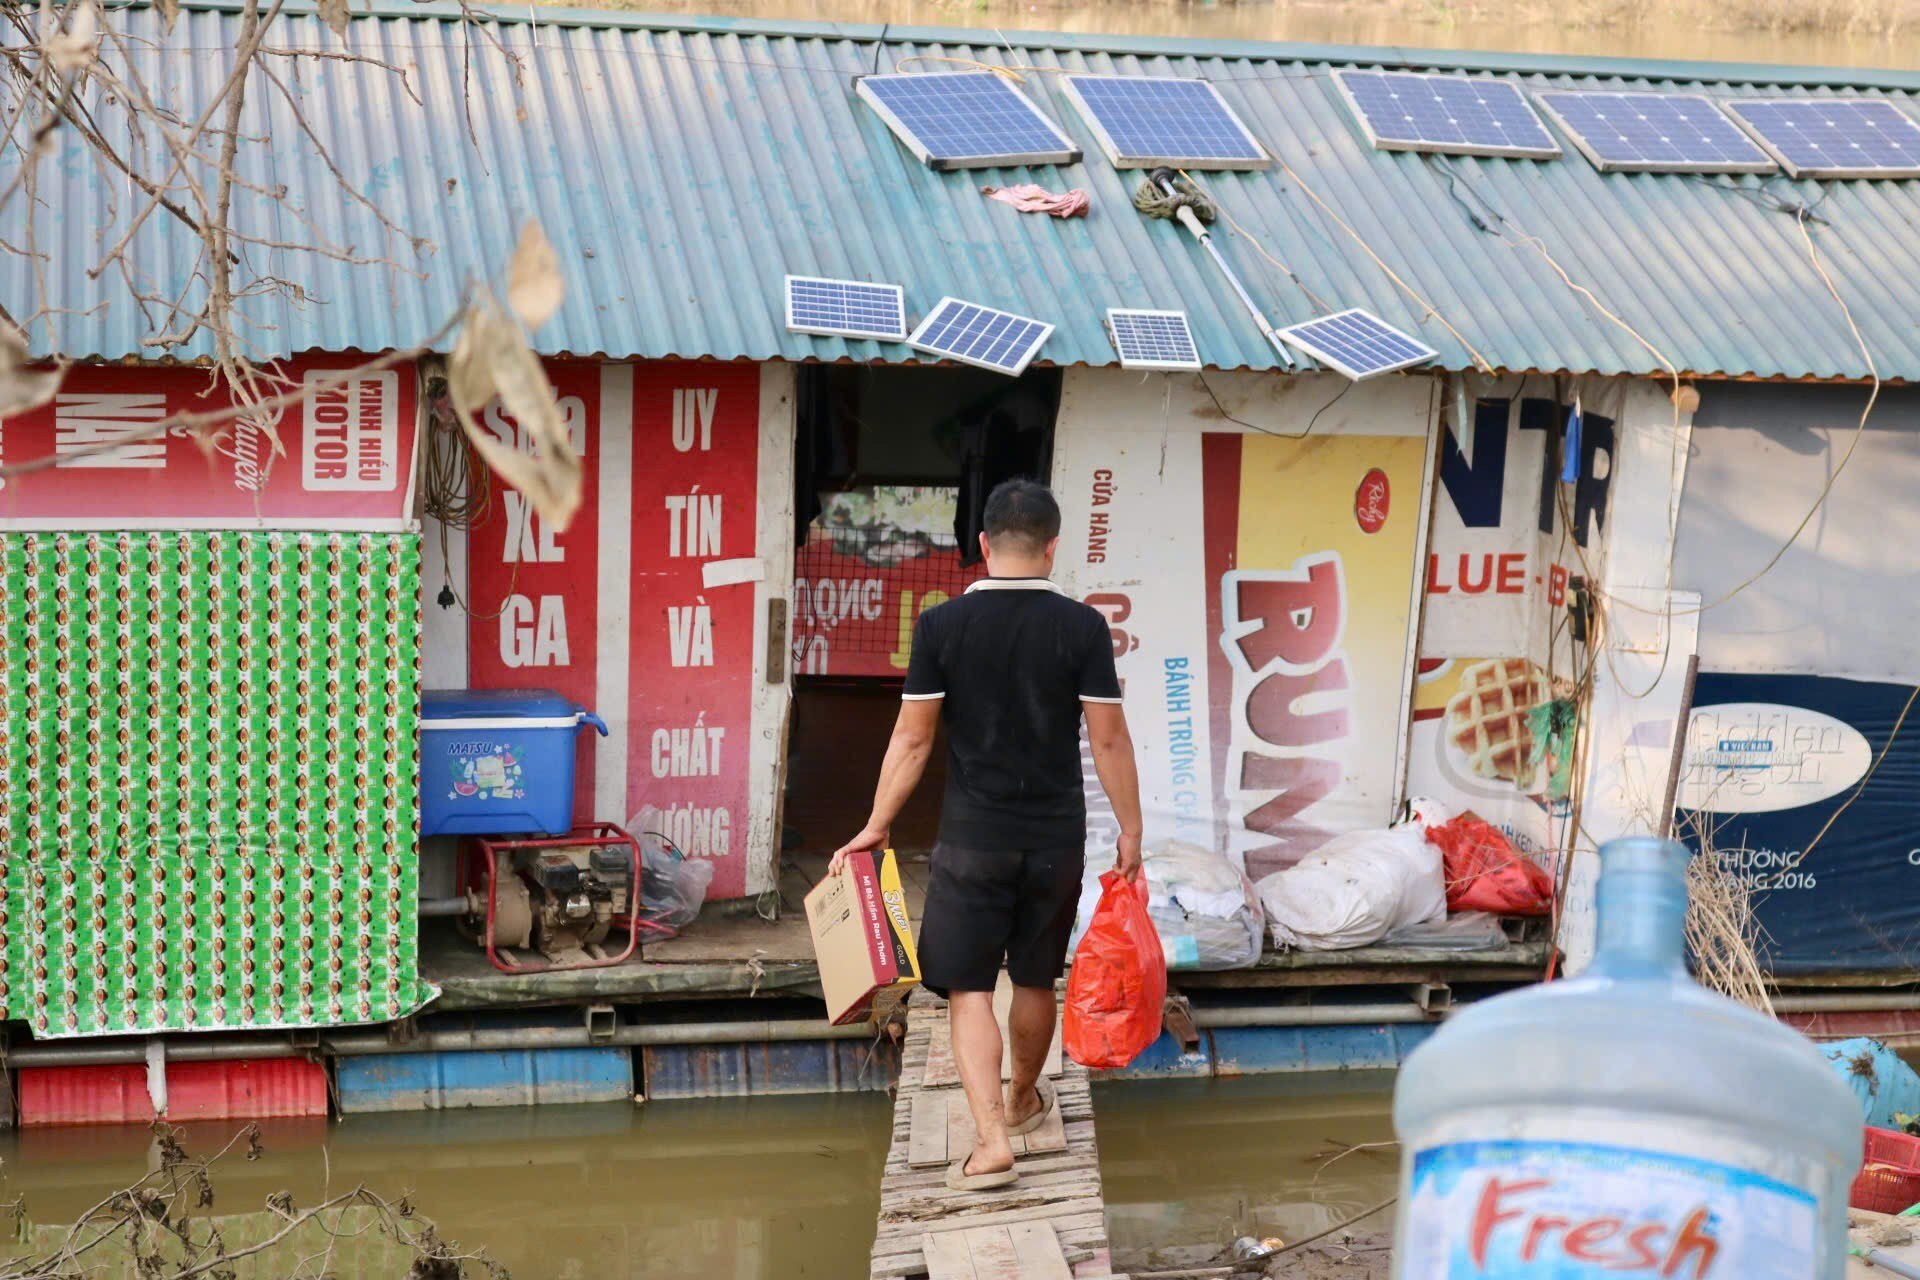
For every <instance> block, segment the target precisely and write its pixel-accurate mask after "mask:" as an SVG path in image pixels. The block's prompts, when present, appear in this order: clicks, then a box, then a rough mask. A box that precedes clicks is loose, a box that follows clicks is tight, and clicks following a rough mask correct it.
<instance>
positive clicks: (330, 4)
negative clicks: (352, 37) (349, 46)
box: [315, 0, 351, 40]
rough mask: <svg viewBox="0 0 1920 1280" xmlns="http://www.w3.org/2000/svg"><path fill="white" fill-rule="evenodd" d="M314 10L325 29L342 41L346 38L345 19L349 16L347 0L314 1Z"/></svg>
mask: <svg viewBox="0 0 1920 1280" xmlns="http://www.w3.org/2000/svg"><path fill="white" fill-rule="evenodd" d="M315 8H317V9H318V10H319V12H320V20H321V21H322V22H324V23H326V24H327V29H328V30H330V31H332V32H333V34H334V35H336V36H338V37H340V38H341V39H342V40H344V39H346V38H347V19H348V17H349V16H351V15H350V14H349V12H348V10H347V0H315Z"/></svg>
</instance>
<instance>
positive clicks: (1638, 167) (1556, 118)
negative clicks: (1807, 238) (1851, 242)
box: [1533, 89, 1780, 173]
mask: <svg viewBox="0 0 1920 1280" xmlns="http://www.w3.org/2000/svg"><path fill="white" fill-rule="evenodd" d="M1594 98H1612V99H1618V100H1620V101H1622V102H1625V101H1627V100H1630V99H1651V100H1655V101H1670V102H1687V103H1699V104H1701V105H1703V106H1705V107H1706V108H1707V109H1708V110H1710V111H1711V112H1712V113H1713V115H1714V117H1715V118H1716V119H1717V120H1719V121H1720V122H1721V123H1723V124H1725V125H1726V126H1727V127H1728V128H1729V129H1731V130H1733V132H1734V134H1735V135H1736V136H1737V137H1738V138H1739V140H1740V141H1741V143H1743V144H1744V145H1745V146H1746V147H1747V148H1748V149H1749V150H1750V151H1751V153H1752V157H1753V158H1752V159H1750V160H1744V161H1740V160H1721V161H1713V160H1650V159H1646V158H1645V157H1644V156H1643V157H1642V158H1640V159H1637V160H1635V159H1625V158H1622V157H1620V156H1618V155H1613V154H1609V153H1607V152H1606V151H1605V150H1603V143H1602V142H1601V141H1600V140H1597V139H1595V138H1592V137H1590V136H1588V130H1587V128H1586V127H1585V126H1584V124H1582V123H1581V122H1579V121H1577V120H1575V119H1571V118H1569V116H1568V115H1567V114H1566V113H1565V112H1564V111H1562V110H1561V106H1560V104H1561V103H1562V102H1564V101H1566V100H1568V99H1581V100H1588V99H1594ZM1533 99H1534V102H1535V104H1536V105H1538V106H1539V108H1540V109H1541V110H1542V111H1544V112H1545V113H1546V114H1547V118H1548V119H1550V120H1552V121H1553V122H1554V124H1556V125H1558V126H1559V127H1560V131H1561V132H1562V133H1564V134H1566V135H1567V137H1568V138H1570V139H1572V141H1573V145H1574V147H1575V148H1576V149H1577V150H1578V151H1579V152H1580V154H1581V155H1583V156H1585V157H1586V158H1587V161H1588V163H1590V164H1592V165H1593V167H1594V168H1596V169H1598V170H1599V171H1600V172H1602V173H1774V172H1777V171H1778V170H1779V168H1780V165H1779V163H1778V162H1777V161H1776V160H1775V159H1774V158H1773V156H1772V154H1771V153H1770V152H1768V151H1767V149H1766V148H1765V147H1763V146H1761V145H1760V143H1759V141H1758V140H1757V139H1755V138H1754V137H1753V136H1752V134H1751V133H1749V132H1748V131H1747V130H1746V129H1745V128H1744V127H1742V126H1741V124H1740V122H1739V121H1738V120H1736V119H1734V118H1733V117H1732V116H1731V115H1729V114H1727V112H1726V111H1725V110H1723V109H1722V108H1721V106H1720V104H1719V103H1718V102H1715V101H1714V100H1713V99H1712V98H1710V97H1708V96H1707V95H1706V94H1704V93H1648V92H1644V91H1637V90H1618V89H1596V90H1589V89H1543V90H1540V91H1538V92H1536V93H1535V94H1534V95H1533ZM1622 136H1623V137H1624V134H1622Z"/></svg>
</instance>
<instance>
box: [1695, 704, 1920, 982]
mask: <svg viewBox="0 0 1920 1280" xmlns="http://www.w3.org/2000/svg"><path fill="white" fill-rule="evenodd" d="M1913 698H1914V690H1913V688H1912V686H1909V685H1896V684H1878V683H1873V682H1869V681H1860V680H1841V679H1835V678H1830V677H1823V676H1772V675H1720V674H1709V673H1706V672H1702V673H1701V674H1700V678H1699V681H1698V683H1697V685H1696V687H1695V690H1694V700H1693V702H1694V712H1693V718H1692V722H1691V724H1690V725H1689V728H1688V735H1687V751H1686V757H1685V764H1684V766H1683V771H1682V774H1681V781H1680V791H1679V807H1680V813H1679V821H1678V832H1677V833H1678V834H1679V836H1680V838H1682V839H1683V840H1685V841H1687V843H1688V844H1690V845H1692V846H1693V847H1694V848H1696V849H1698V848H1700V847H1701V845H1702V844H1703V842H1704V843H1708V844H1710V845H1711V847H1712V848H1713V849H1714V851H1715V852H1716V853H1717V854H1718V856H1719V857H1720V858H1721V859H1722V861H1723V862H1724V863H1726V864H1727V865H1728V866H1730V867H1731V868H1733V870H1734V871H1736V872H1737V873H1738V874H1739V875H1740V876H1741V878H1742V879H1744V880H1745V881H1746V882H1747V885H1748V887H1749V888H1750V890H1751V891H1752V894H1753V903H1754V914H1755V916H1756V917H1757V919H1758V922H1759V924H1760V927H1761V930H1762V933H1763V936H1762V937H1761V938H1760V940H1759V943H1760V957H1761V961H1762V963H1763V964H1765V965H1766V966H1767V968H1768V969H1769V970H1770V971H1771V972H1773V973H1775V974H1778V975H1782V976H1787V975H1807V974H1821V973H1858V972H1863V971H1880V970H1912V969H1920V716H1914V717H1912V718H1910V719H1908V720H1907V721H1906V722H1905V723H1904V724H1900V721H1901V717H1902V714H1903V713H1904V712H1905V711H1906V709H1907V708H1908V706H1909V704H1910V703H1911V702H1912V700H1913ZM1896 724H1899V731H1898V732H1897V733H1896V732H1895V726H1896Z"/></svg>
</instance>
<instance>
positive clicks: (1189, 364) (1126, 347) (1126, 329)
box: [1107, 307, 1200, 369]
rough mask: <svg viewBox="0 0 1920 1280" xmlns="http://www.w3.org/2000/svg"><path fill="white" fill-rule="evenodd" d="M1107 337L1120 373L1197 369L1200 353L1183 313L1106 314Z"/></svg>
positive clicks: (1114, 309)
mask: <svg viewBox="0 0 1920 1280" xmlns="http://www.w3.org/2000/svg"><path fill="white" fill-rule="evenodd" d="M1107 334H1108V335H1109V336H1110V337H1111V338H1112V339H1113V349H1114V350H1115V351H1116V352H1118V353H1119V356H1120V367H1121V368H1123V369H1198V368H1199V367H1200V349H1199V348H1198V347H1196V346H1194V344H1193V330H1192V329H1191V328H1189V327H1188V325H1187V313H1186V312H1184V311H1137V310H1133V309H1130V308H1124V307H1110V308H1108V310H1107Z"/></svg>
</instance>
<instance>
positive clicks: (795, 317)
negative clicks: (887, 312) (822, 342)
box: [786, 275, 907, 342]
mask: <svg viewBox="0 0 1920 1280" xmlns="http://www.w3.org/2000/svg"><path fill="white" fill-rule="evenodd" d="M796 284H799V285H832V286H834V287H836V288H840V289H849V290H872V291H874V292H876V293H885V294H887V295H889V296H890V297H891V299H892V314H893V315H894V316H897V317H898V318H899V322H898V324H896V325H895V326H894V327H893V328H892V329H880V328H878V327H867V328H863V327H861V326H859V325H851V324H850V325H843V326H834V325H831V324H813V323H808V322H807V320H806V319H805V318H804V317H803V315H802V314H801V312H800V311H799V310H798V309H797V304H798V303H799V301H800V300H799V299H798V298H796V297H795V296H794V288H793V287H794V285H796ZM786 292H787V328H788V329H789V330H791V331H792V332H794V333H811V334H817V335H819V336H821V337H827V338H873V339H875V340H877V341H882V342H905V341H906V339H907V291H906V290H905V289H903V288H901V287H900V286H899V285H897V284H876V283H874V282H873V281H870V280H843V279H839V278H837V277H834V276H794V275H790V276H788V277H787V283H786Z"/></svg>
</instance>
